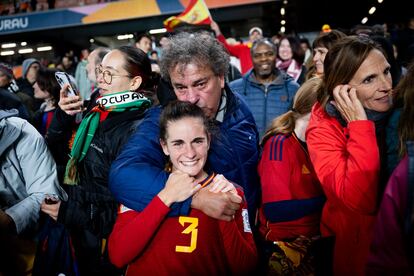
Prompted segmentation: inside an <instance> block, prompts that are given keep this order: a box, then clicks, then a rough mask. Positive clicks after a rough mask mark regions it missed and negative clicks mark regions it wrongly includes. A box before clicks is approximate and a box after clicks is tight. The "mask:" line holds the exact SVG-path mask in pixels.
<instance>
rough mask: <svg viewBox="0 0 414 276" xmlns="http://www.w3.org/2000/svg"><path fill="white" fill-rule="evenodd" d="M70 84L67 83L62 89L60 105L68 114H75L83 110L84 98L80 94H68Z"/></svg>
mask: <svg viewBox="0 0 414 276" xmlns="http://www.w3.org/2000/svg"><path fill="white" fill-rule="evenodd" d="M68 87H69V85H68V84H66V85H65V86H63V88H62V89H61V90H60V100H59V103H58V104H59V107H60V109H62V110H63V111H64V112H65V113H66V114H68V115H71V116H73V115H75V114H77V113H80V112H83V111H84V108H83V100H82V99H81V97H80V96H67V91H68Z"/></svg>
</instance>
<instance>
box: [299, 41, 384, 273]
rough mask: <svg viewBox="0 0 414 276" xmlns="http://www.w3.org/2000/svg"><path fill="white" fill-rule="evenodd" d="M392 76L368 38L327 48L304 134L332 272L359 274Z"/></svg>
mask: <svg viewBox="0 0 414 276" xmlns="http://www.w3.org/2000/svg"><path fill="white" fill-rule="evenodd" d="M391 82H392V81H391V74H390V65H389V63H388V62H387V59H386V58H385V55H384V54H383V51H382V49H381V48H380V47H379V46H378V45H377V44H375V43H374V42H373V41H372V40H370V39H369V38H364V37H346V38H343V39H341V40H340V41H338V42H337V43H336V44H335V45H334V46H333V47H332V48H331V49H330V50H329V52H328V54H327V55H326V58H325V61H324V76H323V81H322V85H321V88H320V89H319V91H318V103H317V104H316V105H315V106H314V107H313V109H312V115H311V118H310V122H309V126H308V129H307V132H306V141H307V143H308V147H309V154H310V157H311V160H312V163H313V166H314V168H315V171H316V174H317V176H318V178H319V180H320V182H321V184H322V188H323V190H324V192H325V195H326V197H327V201H326V204H325V206H324V208H323V212H322V219H321V232H322V235H323V236H334V237H335V248H334V264H333V265H334V267H333V270H334V274H335V275H353V276H356V275H364V265H365V263H366V261H367V255H368V252H369V244H370V241H371V236H372V230H373V223H374V220H375V214H376V210H377V206H378V202H377V199H378V192H379V181H380V178H379V172H380V153H381V152H382V149H383V147H382V143H381V141H383V135H384V132H383V130H384V129H385V127H384V125H385V122H386V119H387V115H388V111H389V109H390V108H391V94H392V83H391Z"/></svg>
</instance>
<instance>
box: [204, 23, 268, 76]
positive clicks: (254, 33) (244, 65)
mask: <svg viewBox="0 0 414 276" xmlns="http://www.w3.org/2000/svg"><path fill="white" fill-rule="evenodd" d="M210 27H211V29H212V30H213V31H214V33H215V34H216V38H217V40H218V41H220V42H221V43H222V44H223V45H224V47H225V48H226V49H227V51H229V53H230V55H232V56H235V57H237V58H238V59H239V60H240V67H241V73H242V74H243V75H244V74H245V73H247V71H249V70H250V69H252V67H253V63H252V57H251V54H250V48H251V47H252V45H253V42H255V41H256V40H258V39H260V38H263V31H262V29H260V28H259V27H253V28H251V29H250V31H249V41H248V42H247V43H246V44H237V45H230V44H228V43H227V41H226V38H225V37H224V35H223V34H222V33H221V31H220V27H219V26H218V24H217V23H216V22H215V21H212V22H211V24H210Z"/></svg>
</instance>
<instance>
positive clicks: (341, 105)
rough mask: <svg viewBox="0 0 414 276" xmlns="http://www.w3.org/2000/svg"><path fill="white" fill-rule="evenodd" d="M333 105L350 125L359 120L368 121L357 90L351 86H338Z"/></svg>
mask: <svg viewBox="0 0 414 276" xmlns="http://www.w3.org/2000/svg"><path fill="white" fill-rule="evenodd" d="M333 97H334V100H335V101H334V102H332V104H333V105H335V107H336V108H337V109H338V111H339V113H341V115H342V117H343V118H344V119H345V120H346V121H347V122H348V123H349V122H352V121H357V120H366V119H367V115H366V113H365V110H364V107H363V106H362V104H361V101H360V100H359V99H358V97H357V94H356V89H355V88H353V87H351V86H350V85H347V84H346V85H338V86H336V87H335V88H334V91H333Z"/></svg>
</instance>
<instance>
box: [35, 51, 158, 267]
mask: <svg viewBox="0 0 414 276" xmlns="http://www.w3.org/2000/svg"><path fill="white" fill-rule="evenodd" d="M96 73H97V82H98V87H99V91H98V92H97V93H94V94H93V95H92V97H91V101H90V102H89V104H88V106H87V107H86V110H85V111H84V107H83V101H82V99H81V98H80V97H79V96H67V86H64V88H63V89H62V90H61V91H60V96H61V98H60V101H59V108H58V109H57V110H56V113H55V117H54V119H53V120H54V121H53V122H52V125H51V126H50V127H49V131H48V133H47V137H46V139H48V140H49V143H51V141H52V140H54V142H56V141H59V140H60V141H62V142H65V139H68V137H70V136H72V129H73V127H74V126H76V120H75V118H76V117H77V116H75V115H76V114H78V113H81V112H83V119H82V121H81V122H80V124H79V126H78V127H77V130H76V132H74V135H73V139H72V141H71V152H70V160H69V161H68V163H67V165H66V171H65V177H64V184H66V185H64V187H65V189H66V190H67V192H68V195H69V200H68V201H67V202H61V201H58V202H57V203H56V204H46V203H44V204H42V211H43V212H45V213H47V214H49V215H50V216H51V217H52V218H54V219H55V220H57V221H58V222H61V223H63V224H64V225H65V226H66V227H67V228H68V229H69V231H70V232H71V236H72V238H73V244H74V247H75V252H76V259H77V261H78V263H79V270H80V273H81V274H82V275H118V274H119V271H117V270H116V269H115V268H114V267H113V266H112V265H111V264H110V263H109V261H108V259H107V257H106V254H105V251H106V239H107V238H108V236H109V234H110V232H111V230H112V226H113V224H114V222H115V218H116V213H117V202H116V201H115V200H114V198H113V197H112V194H111V192H110V191H109V189H108V173H109V168H110V166H111V163H112V161H113V160H114V159H115V158H116V156H117V155H118V153H119V151H120V149H121V147H122V146H123V145H124V143H125V142H126V141H127V139H128V138H129V136H130V135H131V134H132V132H133V131H135V129H136V127H137V125H138V124H139V122H140V121H141V120H142V119H143V117H144V116H145V115H146V114H147V109H148V108H149V107H150V106H151V105H152V103H153V95H154V90H155V84H156V83H155V82H154V80H156V79H155V78H154V77H153V73H152V72H151V63H150V60H149V59H148V57H147V55H145V53H144V52H142V51H141V50H139V49H136V48H134V47H129V46H121V47H119V48H116V49H114V50H112V51H110V52H109V53H108V54H107V55H106V56H105V57H104V58H103V60H102V63H101V64H100V65H99V67H97V70H96Z"/></svg>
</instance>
